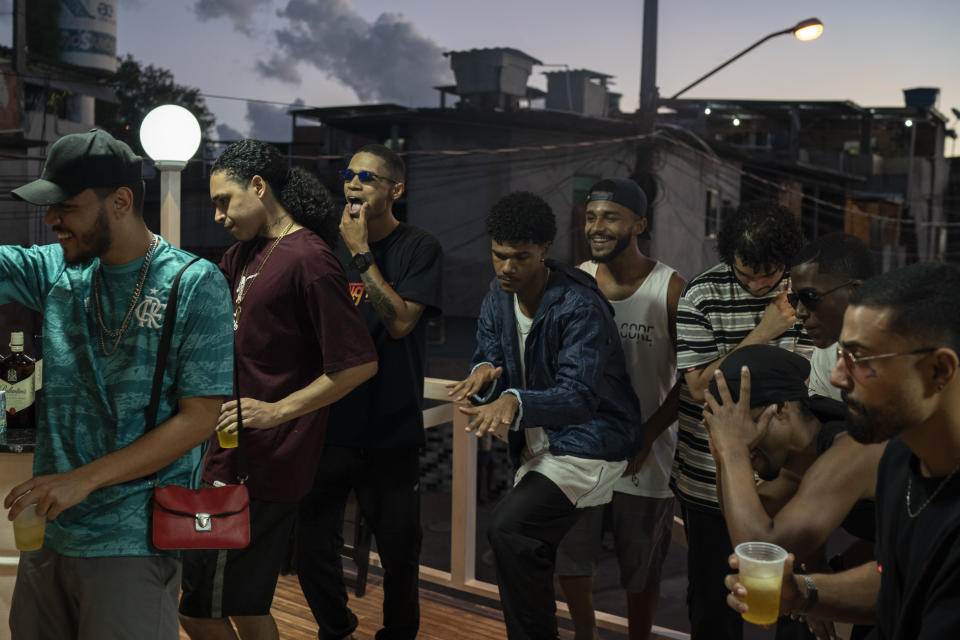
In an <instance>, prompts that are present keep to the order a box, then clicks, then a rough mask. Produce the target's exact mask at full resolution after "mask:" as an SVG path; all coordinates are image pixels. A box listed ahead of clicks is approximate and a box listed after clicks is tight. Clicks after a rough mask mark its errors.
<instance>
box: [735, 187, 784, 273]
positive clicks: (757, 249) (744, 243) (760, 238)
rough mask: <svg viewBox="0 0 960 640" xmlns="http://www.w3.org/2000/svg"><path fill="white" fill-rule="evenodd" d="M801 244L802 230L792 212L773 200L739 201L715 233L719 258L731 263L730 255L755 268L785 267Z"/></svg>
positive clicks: (756, 269) (758, 269)
mask: <svg viewBox="0 0 960 640" xmlns="http://www.w3.org/2000/svg"><path fill="white" fill-rule="evenodd" d="M802 245H803V233H802V232H801V230H800V225H799V224H798V222H797V219H796V218H795V217H794V215H793V213H792V212H791V211H790V210H789V209H787V208H786V207H782V206H780V205H779V204H777V203H776V202H775V201H773V200H757V201H754V202H748V203H745V204H742V205H740V208H738V209H737V211H736V213H734V214H733V215H732V216H730V217H728V218H726V219H725V220H724V221H723V224H722V225H721V227H720V233H719V234H717V251H718V252H719V254H720V259H721V260H723V261H724V262H725V263H727V264H728V265H733V259H734V256H736V257H738V258H740V261H741V262H742V263H743V265H744V266H746V267H749V268H751V269H753V270H755V271H768V270H770V269H771V268H780V267H785V266H787V265H789V264H790V263H791V261H792V260H793V256H794V255H796V253H797V251H799V250H800V247H801V246H802Z"/></svg>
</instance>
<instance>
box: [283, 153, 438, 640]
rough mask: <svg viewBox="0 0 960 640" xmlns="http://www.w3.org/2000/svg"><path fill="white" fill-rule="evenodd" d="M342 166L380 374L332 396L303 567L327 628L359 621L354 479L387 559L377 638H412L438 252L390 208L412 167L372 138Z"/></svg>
mask: <svg viewBox="0 0 960 640" xmlns="http://www.w3.org/2000/svg"><path fill="white" fill-rule="evenodd" d="M340 173H341V176H342V177H343V194H344V196H345V197H346V200H347V204H346V206H345V207H344V209H343V215H342V216H341V220H340V236H341V239H342V240H343V242H341V243H340V245H339V247H338V248H337V251H336V255H337V259H338V260H339V261H340V264H342V265H343V268H344V270H345V271H346V273H347V279H348V282H349V287H350V293H351V295H352V297H353V302H354V304H355V305H356V306H357V307H358V308H359V310H360V314H361V315H362V316H363V319H364V320H365V321H366V326H367V330H368V331H369V333H370V335H371V336H372V337H373V342H374V345H375V346H376V349H377V357H378V358H379V360H380V370H379V373H378V374H377V375H376V376H374V377H373V378H371V379H370V380H368V381H367V382H365V383H364V384H362V385H360V386H359V387H357V388H356V389H355V390H354V391H353V392H352V393H350V394H349V395H348V396H346V397H345V398H343V399H342V400H340V401H339V402H337V403H336V404H335V405H334V406H333V408H332V409H331V412H330V423H329V425H328V428H327V440H326V447H325V449H324V452H323V455H322V456H321V458H320V461H319V470H318V471H317V475H316V478H315V479H314V485H313V491H312V492H311V493H310V494H309V495H308V496H307V497H306V498H304V500H303V501H302V502H301V507H300V530H299V534H298V536H297V540H298V549H297V574H298V576H299V578H300V585H301V587H302V588H303V593H304V595H305V596H306V599H307V602H308V603H309V604H310V609H311V610H312V611H313V615H314V617H315V618H316V620H317V624H318V625H319V627H320V637H322V638H324V639H325V640H339V639H340V638H347V637H349V636H350V635H351V634H352V633H353V631H354V629H356V627H357V617H356V616H355V615H354V614H353V612H351V611H350V609H349V608H348V607H347V592H346V589H345V587H344V585H343V569H342V567H341V564H340V550H341V548H342V547H343V537H342V535H341V532H342V530H343V518H344V509H345V508H346V503H347V497H348V495H349V493H350V490H351V489H353V491H354V492H355V494H356V497H357V506H358V511H359V513H360V515H361V517H363V519H364V520H365V521H366V522H367V524H368V525H369V526H370V529H371V531H372V532H373V535H374V537H375V538H376V541H377V552H378V553H379V555H380V562H381V563H382V565H383V572H384V578H383V591H384V603H383V627H382V628H381V629H380V630H379V631H378V632H377V634H376V637H377V638H380V639H381V640H412V639H413V638H414V637H416V635H417V630H418V629H419V625H420V605H419V580H420V540H421V537H422V534H421V529H420V449H421V448H422V447H423V446H424V444H425V440H424V436H423V413H422V409H423V375H424V363H425V360H426V325H427V320H428V319H429V318H430V317H433V316H436V315H439V314H440V304H441V298H440V275H441V273H442V267H443V265H442V261H443V251H442V249H441V248H440V243H439V242H438V241H437V239H436V238H435V237H434V236H432V235H430V234H429V233H427V232H426V231H423V230H422V229H418V228H416V227H414V226H412V225H409V224H406V223H404V222H400V221H399V220H397V218H396V217H395V216H394V213H393V205H394V203H395V202H396V201H397V199H398V198H400V196H401V195H403V191H404V187H405V178H404V173H405V167H404V164H403V160H401V159H400V156H398V155H397V154H396V153H394V152H393V151H391V150H390V149H388V148H387V147H385V146H383V145H378V144H374V145H367V146H365V147H363V148H361V149H360V150H359V151H357V153H355V154H354V155H353V157H352V158H351V159H350V164H349V167H348V168H347V169H344V170H343V171H341V172H340Z"/></svg>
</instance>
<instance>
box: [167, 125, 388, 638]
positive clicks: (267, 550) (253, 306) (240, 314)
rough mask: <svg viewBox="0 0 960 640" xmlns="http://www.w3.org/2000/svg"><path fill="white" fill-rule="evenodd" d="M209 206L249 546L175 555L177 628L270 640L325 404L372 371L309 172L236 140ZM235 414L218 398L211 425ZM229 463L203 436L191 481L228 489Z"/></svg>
mask: <svg viewBox="0 0 960 640" xmlns="http://www.w3.org/2000/svg"><path fill="white" fill-rule="evenodd" d="M210 199H211V200H212V201H213V203H214V206H215V207H216V211H215V213H214V219H215V220H216V221H217V222H219V223H220V224H222V225H223V226H224V228H226V229H227V231H229V232H230V234H231V235H232V236H233V237H234V238H236V239H237V243H236V244H234V245H233V246H232V247H230V248H229V249H227V252H226V253H225V254H224V256H223V258H222V259H221V260H220V268H221V270H222V271H223V273H224V274H225V275H226V276H227V281H228V282H229V283H230V287H231V289H232V290H233V293H234V314H233V327H234V331H235V341H236V354H237V377H238V389H236V390H235V393H238V394H239V396H240V398H241V400H240V402H241V403H242V405H241V409H242V412H241V413H242V418H243V428H244V432H243V435H242V437H243V440H244V442H243V448H244V456H245V458H246V463H247V474H248V479H247V481H246V486H247V489H248V491H249V492H250V544H249V545H248V546H246V547H245V548H243V549H233V550H225V549H222V550H202V551H188V552H185V553H184V571H183V596H182V598H181V600H180V614H181V615H180V619H181V623H182V624H183V628H184V629H185V630H186V631H187V633H188V634H189V636H190V637H191V638H195V639H196V640H218V639H220V638H223V639H224V640H233V639H235V638H236V637H237V635H239V637H240V638H242V639H243V640H253V639H257V640H270V639H277V638H279V632H278V630H277V625H276V621H275V620H274V618H273V616H272V615H271V614H270V605H271V603H272V602H273V595H274V591H275V589H276V585H277V578H278V577H279V575H280V571H281V570H282V568H283V563H284V561H285V560H286V558H287V555H288V546H289V544H288V543H289V541H290V538H291V535H292V534H293V529H294V525H295V523H296V517H297V507H298V504H299V500H300V499H301V498H302V497H303V496H304V495H306V494H307V492H309V490H310V488H311V486H312V484H313V476H314V474H315V472H316V469H317V464H318V460H319V458H320V453H321V449H322V446H323V436H324V431H325V429H326V424H327V414H328V411H329V406H330V404H331V403H332V402H334V401H336V400H338V399H339V398H342V397H343V396H344V395H346V394H347V393H349V392H350V391H351V390H352V389H354V388H355V387H356V386H357V385H358V384H360V383H361V382H363V381H364V380H367V379H368V378H370V376H372V375H373V374H374V373H376V371H377V361H376V353H375V352H374V349H373V344H372V342H371V341H370V336H369V335H367V332H366V330H365V329H364V328H363V327H362V326H360V323H361V318H360V314H359V313H357V310H356V308H355V307H354V306H353V304H352V303H351V300H350V297H349V295H348V293H347V283H346V278H345V277H344V274H343V269H342V268H341V267H340V264H339V263H338V262H337V259H336V258H335V257H334V255H333V247H335V246H336V245H337V240H338V238H337V221H338V219H339V216H337V215H336V214H337V211H336V210H335V208H334V206H333V202H332V201H331V199H330V194H329V193H327V190H326V189H325V188H324V187H323V185H321V184H320V182H319V181H318V180H317V179H316V178H315V177H314V176H312V175H310V174H309V173H308V172H307V171H305V170H304V169H300V168H294V169H289V168H288V165H287V159H286V158H285V157H284V156H283V155H282V154H281V153H280V152H279V151H278V150H277V149H276V147H273V146H272V145H269V144H267V143H265V142H261V141H259V140H250V139H247V140H240V141H239V142H235V143H233V144H231V145H230V146H229V147H227V148H226V150H224V152H223V153H222V154H220V156H219V157H218V158H217V160H216V162H214V163H213V167H212V168H211V170H210ZM235 397H236V396H235ZM237 415H238V413H237V400H236V399H231V400H230V401H229V402H226V403H224V405H223V407H222V408H221V410H220V420H219V423H218V429H219V430H221V431H228V432H229V431H235V430H236V428H237ZM237 458H238V449H236V448H226V449H225V448H223V447H221V446H220V444H219V441H218V439H217V438H212V439H211V441H210V446H209V448H208V450H207V456H206V459H205V461H204V462H205V464H204V470H203V476H202V477H203V480H204V482H206V483H207V484H210V485H213V484H215V483H224V484H234V483H236V482H237V477H238V460H237ZM231 622H232V624H231ZM234 625H235V626H236V633H235V632H234V629H233V626H234Z"/></svg>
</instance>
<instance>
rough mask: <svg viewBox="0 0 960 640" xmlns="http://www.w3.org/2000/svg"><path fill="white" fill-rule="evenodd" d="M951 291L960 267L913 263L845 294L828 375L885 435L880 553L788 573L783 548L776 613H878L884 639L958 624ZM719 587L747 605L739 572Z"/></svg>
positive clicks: (860, 415) (957, 328) (943, 632)
mask: <svg viewBox="0 0 960 640" xmlns="http://www.w3.org/2000/svg"><path fill="white" fill-rule="evenodd" d="M958 290H960V270H958V269H957V267H955V266H952V265H945V264H937V263H921V264H915V265H911V266H909V267H904V268H902V269H898V270H896V271H891V272H889V273H885V274H883V275H879V276H876V277H874V278H870V279H869V280H866V281H865V282H864V283H863V284H862V285H860V287H859V288H858V289H857V290H856V291H854V293H853V294H852V295H851V296H850V303H849V305H848V306H847V310H846V312H845V314H844V318H843V329H842V330H841V333H840V341H839V347H838V354H839V358H838V359H837V364H836V366H835V367H834V370H833V374H832V376H831V379H830V380H831V382H832V383H833V384H834V385H836V386H837V387H839V388H840V389H842V390H843V398H844V401H845V402H846V404H847V407H848V409H849V412H850V418H849V421H848V431H849V433H850V435H851V436H852V437H853V438H854V439H855V440H857V441H858V442H862V443H881V442H883V441H885V440H888V439H889V440H890V442H889V443H888V444H887V445H886V448H885V451H884V453H883V457H882V458H881V460H880V465H879V468H878V471H877V488H876V503H877V529H876V530H877V544H876V561H871V562H867V563H865V564H863V565H861V566H859V567H857V568H854V569H850V570H848V571H844V572H842V573H836V574H820V573H815V574H812V575H796V574H794V572H793V568H794V563H793V558H792V557H788V559H787V563H786V567H785V570H784V577H783V587H782V592H781V597H780V611H781V612H783V613H788V612H794V613H801V614H806V613H809V614H810V615H814V616H817V617H819V618H827V619H832V620H840V621H847V622H862V623H868V624H869V623H875V624H876V636H877V637H878V638H881V639H883V640H908V639H909V640H918V639H919V640H935V639H936V640H940V639H941V638H953V637H956V635H957V632H958V630H960V608H958V607H957V602H958V597H960V478H958V477H957V474H958V471H960V376H958V375H957V373H958V366H960V359H958V355H957V354H958V353H960V315H958V314H957V312H956V301H955V299H954V298H955V296H956V292H957V291H958ZM729 561H730V566H731V567H733V568H736V567H737V561H736V558H735V556H733V557H731V558H730V559H729ZM725 586H726V588H727V590H728V591H729V595H728V596H727V604H728V605H729V606H730V607H731V608H732V609H734V610H736V611H738V612H743V611H746V609H747V605H746V604H744V602H743V601H742V598H743V597H744V596H745V595H746V589H745V588H744V586H743V585H742V584H741V583H740V582H739V580H738V579H737V576H736V575H730V576H728V577H727V578H726V579H725Z"/></svg>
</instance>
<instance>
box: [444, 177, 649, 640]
mask: <svg viewBox="0 0 960 640" xmlns="http://www.w3.org/2000/svg"><path fill="white" fill-rule="evenodd" d="M486 227H487V234H488V235H489V236H490V241H491V251H492V254H493V267H494V270H495V271H496V279H495V280H494V281H493V282H492V283H491V285H490V293H488V294H487V297H486V298H485V299H484V301H483V307H482V308H481V310H480V317H479V318H478V320H477V350H476V352H475V353H474V356H473V369H472V372H471V373H470V376H469V377H467V378H466V379H465V380H462V381H460V382H457V383H454V384H451V385H450V386H451V392H450V394H451V396H453V397H454V399H456V400H463V399H465V398H468V397H469V398H471V400H472V401H474V402H475V403H476V405H477V406H474V407H461V408H460V411H462V412H463V413H465V414H467V415H469V416H470V422H469V424H468V425H467V429H468V430H475V431H476V434H477V436H482V435H484V434H485V433H493V434H494V435H495V436H496V437H499V438H501V439H504V440H508V442H509V448H510V454H511V459H512V460H513V462H514V465H515V466H516V467H518V470H517V473H516V477H515V480H514V486H513V488H512V489H511V490H510V491H509V492H508V493H507V495H506V496H505V497H504V498H503V499H502V500H501V501H500V502H499V503H498V504H497V506H496V507H495V508H494V510H493V515H492V520H491V523H490V529H489V531H488V534H487V535H488V537H489V539H490V545H491V546H492V547H493V553H494V557H495V560H496V565H497V583H498V585H499V587H500V601H501V603H502V605H503V613H504V618H505V621H506V625H507V636H508V637H509V638H510V639H511V640H526V639H533V638H557V637H558V631H557V620H556V616H555V613H556V602H555V600H554V590H553V573H554V562H555V557H556V551H557V545H558V544H559V543H560V540H561V539H562V538H563V536H564V535H565V534H566V533H567V531H568V530H569V529H570V527H571V526H573V523H574V522H575V521H576V519H577V516H578V515H579V514H578V512H579V510H580V509H582V508H585V507H590V506H595V505H601V504H605V503H607V502H609V501H610V498H611V495H612V493H613V485H614V484H615V483H616V481H617V479H618V478H619V477H620V476H621V474H622V473H623V471H624V469H626V466H627V459H628V458H629V457H631V456H633V455H634V454H635V453H636V451H637V449H638V448H639V446H640V444H641V442H642V431H641V419H640V407H639V403H638V402H637V397H636V395H635V394H634V393H633V389H632V388H631V386H630V378H629V376H628V375H627V371H626V367H625V363H624V358H623V349H622V348H621V346H620V339H619V337H618V335H617V327H616V324H615V323H614V320H613V311H612V309H611V307H610V304H609V303H608V302H607V301H606V299H604V297H603V294H602V292H601V291H600V290H599V289H598V288H597V284H596V281H595V280H594V279H593V278H591V277H590V276H589V275H587V274H586V273H584V272H583V271H581V270H579V269H575V268H573V267H568V266H566V265H563V264H561V263H558V262H554V261H553V260H548V259H547V253H548V251H549V249H550V245H551V243H552V242H553V238H554V235H555V234H556V230H557V228H556V222H555V220H554V216H553V211H551V209H550V205H548V204H547V203H546V202H545V201H544V200H543V199H542V198H540V197H538V196H536V195H534V194H532V193H528V192H523V191H520V192H515V193H511V194H510V195H508V196H505V197H503V198H501V199H500V200H499V201H498V202H497V203H496V204H495V205H494V206H493V209H492V210H491V212H490V214H489V215H488V216H487V219H486Z"/></svg>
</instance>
